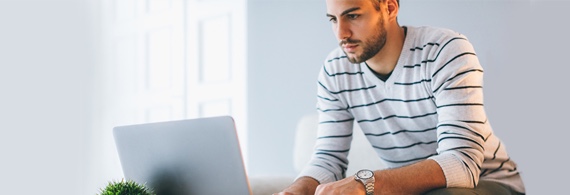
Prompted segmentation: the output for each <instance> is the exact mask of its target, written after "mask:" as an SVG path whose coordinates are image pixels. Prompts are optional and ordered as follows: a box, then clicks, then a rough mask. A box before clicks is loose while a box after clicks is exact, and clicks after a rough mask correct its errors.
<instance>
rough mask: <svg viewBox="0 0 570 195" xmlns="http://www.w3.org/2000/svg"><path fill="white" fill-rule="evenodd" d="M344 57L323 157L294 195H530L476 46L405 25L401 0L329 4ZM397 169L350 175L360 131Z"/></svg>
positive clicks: (331, 72)
mask: <svg viewBox="0 0 570 195" xmlns="http://www.w3.org/2000/svg"><path fill="white" fill-rule="evenodd" d="M326 3H327V16H328V18H329V19H330V21H331V23H332V26H333V30H334V33H335V35H336V37H337V39H338V41H339V45H340V48H338V49H336V50H334V51H333V52H331V54H330V55H329V56H328V58H327V59H326V61H325V64H324V66H323V69H322V70H321V73H320V76H319V78H318V84H319V86H318V103H317V107H318V112H319V129H318V139H317V143H316V149H315V153H314V155H313V157H312V160H311V162H310V163H309V165H308V166H307V167H306V168H305V169H304V170H303V171H302V173H301V174H300V176H299V177H298V178H297V179H296V180H295V182H294V183H293V184H292V185H291V186H289V187H288V188H286V189H284V190H283V192H281V193H279V194H281V195H286V194H319V195H322V194H343V195H345V194H367V195H369V194H423V193H427V194H465V193H472V192H475V193H477V194H524V193H525V189H524V185H523V182H522V179H521V177H520V174H519V172H518V171H517V167H516V164H515V163H514V162H513V161H512V160H511V159H510V158H509V156H508V155H507V152H506V150H505V147H504V145H503V144H502V143H501V141H500V140H499V139H498V138H497V137H496V136H495V134H493V130H492V129H491V126H490V124H489V122H488V120H487V116H486V114H485V110H484V107H483V90H482V84H483V82H482V78H483V69H482V68H481V66H480V64H479V61H478V59H477V56H476V54H475V51H474V50H473V47H472V45H471V44H470V43H469V42H468V40H467V38H466V37H465V36H463V35H461V34H459V33H456V32H453V31H451V30H446V29H439V28H431V27H411V26H407V27H406V26H400V25H399V24H398V22H397V16H398V10H399V2H398V1H397V0H327V1H326ZM354 122H356V123H357V124H355V125H360V127H361V129H362V130H363V132H364V133H365V135H366V137H367V139H368V140H369V141H370V143H371V144H372V146H373V147H374V148H375V150H376V151H377V153H378V155H379V156H380V158H382V159H383V160H384V162H386V164H387V165H388V167H389V169H385V170H376V171H369V170H361V171H359V172H358V173H357V174H356V175H355V176H349V177H346V176H345V171H346V168H347V164H348V162H347V155H348V151H349V147H350V142H351V140H352V126H353V124H354Z"/></svg>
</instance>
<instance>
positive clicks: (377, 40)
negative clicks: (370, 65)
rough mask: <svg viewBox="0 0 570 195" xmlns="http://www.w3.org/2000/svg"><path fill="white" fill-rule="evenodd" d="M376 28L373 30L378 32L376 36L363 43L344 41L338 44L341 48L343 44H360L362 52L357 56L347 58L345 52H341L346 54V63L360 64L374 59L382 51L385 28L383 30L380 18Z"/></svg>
mask: <svg viewBox="0 0 570 195" xmlns="http://www.w3.org/2000/svg"><path fill="white" fill-rule="evenodd" d="M376 27H377V28H376V29H375V32H378V34H376V35H375V36H374V37H372V38H371V39H368V40H366V41H365V42H362V41H360V40H352V39H346V40H342V41H341V42H340V43H339V45H340V46H341V47H342V45H343V44H346V43H360V46H361V47H362V49H363V51H362V54H361V55H359V56H355V57H349V55H348V54H347V53H346V51H344V50H343V52H344V54H346V56H347V59H348V61H350V62H351V63H353V64H359V63H362V62H364V61H366V60H368V59H370V58H372V57H374V55H376V54H377V53H378V52H380V50H382V48H384V45H385V44H386V34H387V32H386V28H384V20H382V18H380V21H379V22H378V25H377V26H376Z"/></svg>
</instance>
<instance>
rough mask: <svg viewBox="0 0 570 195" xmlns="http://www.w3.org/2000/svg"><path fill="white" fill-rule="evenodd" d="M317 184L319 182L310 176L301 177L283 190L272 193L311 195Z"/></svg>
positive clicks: (277, 194)
mask: <svg viewBox="0 0 570 195" xmlns="http://www.w3.org/2000/svg"><path fill="white" fill-rule="evenodd" d="M318 185H319V182H318V181H317V180H315V179H313V178H311V177H301V178H299V179H297V180H295V182H293V184H291V185H290V186H289V187H287V188H286V189H285V190H283V192H279V193H276V194H273V195H313V194H315V189H316V188H317V186H318Z"/></svg>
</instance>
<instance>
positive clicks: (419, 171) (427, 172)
mask: <svg viewBox="0 0 570 195" xmlns="http://www.w3.org/2000/svg"><path fill="white" fill-rule="evenodd" d="M374 177H375V180H376V182H375V184H374V194H422V193H425V192H427V191H430V190H432V189H436V188H443V187H446V180H445V176H444V174H443V171H442V169H441V167H440V166H439V164H438V163H437V162H435V161H434V160H424V161H421V162H418V163H415V164H412V165H408V166H405V167H400V168H395V169H386V170H378V171H375V172H374ZM315 194H318V195H326V194H365V190H364V185H362V183H360V182H359V181H356V180H355V179H354V177H347V178H345V179H343V180H340V181H337V182H331V183H327V184H323V185H319V186H318V187H317V190H316V193H315Z"/></svg>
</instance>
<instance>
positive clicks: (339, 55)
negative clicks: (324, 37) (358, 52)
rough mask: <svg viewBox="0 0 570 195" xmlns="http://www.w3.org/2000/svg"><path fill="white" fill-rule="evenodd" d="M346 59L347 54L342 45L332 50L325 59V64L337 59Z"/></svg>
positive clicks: (340, 60)
mask: <svg viewBox="0 0 570 195" xmlns="http://www.w3.org/2000/svg"><path fill="white" fill-rule="evenodd" d="M345 60H346V61H348V60H347V59H346V54H345V53H344V52H343V51H342V49H341V48H340V47H337V48H335V49H333V50H332V51H331V52H329V55H327V58H326V59H325V64H326V63H331V62H337V61H338V62H344V61H345Z"/></svg>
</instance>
